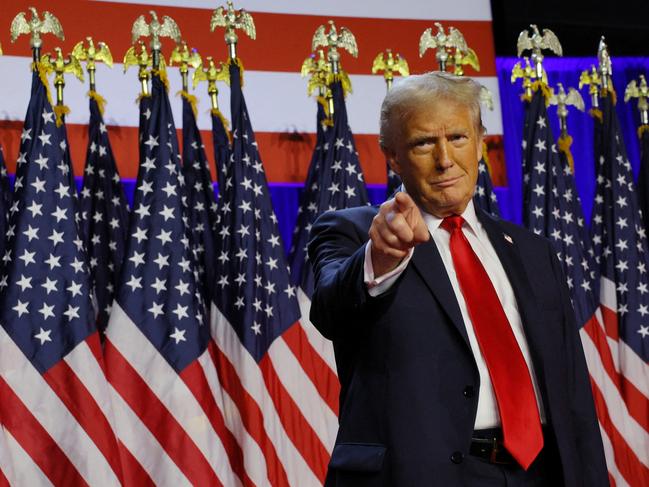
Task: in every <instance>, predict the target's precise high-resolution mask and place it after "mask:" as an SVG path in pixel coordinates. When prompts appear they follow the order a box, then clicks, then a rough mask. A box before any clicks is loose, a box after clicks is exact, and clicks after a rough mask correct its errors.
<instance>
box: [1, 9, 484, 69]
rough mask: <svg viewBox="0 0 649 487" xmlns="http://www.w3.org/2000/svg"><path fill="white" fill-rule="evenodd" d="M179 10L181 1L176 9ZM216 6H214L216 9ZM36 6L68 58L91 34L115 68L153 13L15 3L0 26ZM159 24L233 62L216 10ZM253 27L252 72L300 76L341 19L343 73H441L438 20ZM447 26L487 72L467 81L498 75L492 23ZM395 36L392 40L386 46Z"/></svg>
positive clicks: (248, 44) (270, 20) (175, 14)
mask: <svg viewBox="0 0 649 487" xmlns="http://www.w3.org/2000/svg"><path fill="white" fill-rule="evenodd" d="M178 3H181V2H178ZM215 5H216V4H215ZM29 6H34V7H36V8H37V9H38V11H39V12H41V11H42V10H43V9H45V10H50V11H51V12H52V13H53V14H54V15H56V16H57V17H58V18H59V20H60V21H61V24H62V25H63V27H64V29H65V40H64V41H59V40H58V39H57V40H56V45H58V46H61V48H62V49H63V52H64V53H67V52H69V51H70V50H72V48H73V47H74V45H75V44H76V43H77V42H79V41H80V40H82V39H84V38H85V37H86V36H87V35H89V34H90V33H92V35H93V37H94V39H95V41H98V40H101V41H104V42H107V43H108V45H109V46H110V48H111V51H112V53H113V58H114V59H115V60H116V61H121V60H122V59H123V57H124V54H125V53H126V50H127V49H128V48H129V47H130V46H131V37H130V35H129V33H130V32H131V27H132V25H133V22H134V21H135V19H136V18H137V17H139V16H140V15H141V14H144V13H146V14H147V20H148V10H149V8H150V7H148V6H146V5H136V4H128V3H126V4H124V3H110V2H88V1H84V0H66V2H65V8H54V7H55V6H54V5H52V3H51V1H48V0H12V2H11V7H12V8H3V9H2V10H1V11H0V25H7V26H8V25H10V23H11V19H13V17H14V16H15V15H16V14H17V13H18V12H19V11H21V10H27V7H29ZM155 10H156V12H157V14H158V17H159V18H162V15H169V16H170V17H172V18H173V19H174V20H175V21H176V22H177V23H178V26H179V28H180V31H181V32H182V33H183V34H184V36H183V38H184V39H185V40H186V41H187V43H188V45H189V47H193V48H194V47H195V48H197V49H198V52H199V53H200V54H202V55H203V56H208V55H213V56H214V57H215V59H217V60H218V59H222V60H225V59H227V47H226V45H225V42H224V41H223V34H224V30H223V29H221V28H218V29H217V30H216V31H215V32H213V33H211V32H210V30H209V24H210V17H211V15H212V10H210V9H197V8H187V7H166V6H156V7H155ZM252 13H253V17H254V20H255V26H256V33H257V39H256V40H255V41H253V40H251V39H249V38H248V36H246V35H245V34H241V35H239V42H238V44H237V54H238V56H239V57H240V58H241V59H242V60H243V63H244V65H245V67H246V69H253V70H257V71H283V72H299V71H300V68H301V66H302V62H303V61H304V59H305V58H306V57H307V56H308V55H309V54H310V53H311V41H312V39H313V34H314V33H315V30H316V29H317V28H318V27H319V26H320V25H322V24H326V23H327V21H328V20H329V19H332V20H335V22H336V25H337V27H339V28H340V27H347V28H348V29H350V30H351V32H352V33H353V34H354V36H355V37H356V42H357V44H358V58H353V57H352V56H351V55H349V54H347V53H346V52H345V53H343V55H342V65H343V68H344V69H345V70H346V71H347V72H349V73H353V74H371V72H372V62H373V61H374V58H375V57H376V55H377V54H378V53H379V52H381V51H384V50H385V49H386V48H388V47H389V48H391V49H392V50H393V51H394V52H398V53H400V54H401V55H403V56H404V57H405V58H406V59H407V61H408V64H409V67H410V72H411V73H422V72H426V71H430V70H432V69H437V61H435V52H434V50H429V51H427V52H426V53H425V54H424V57H423V58H420V57H419V38H420V37H421V34H422V33H423V32H424V30H426V29H427V28H428V27H433V30H436V29H435V27H434V25H433V22H434V20H410V19H386V18H359V17H337V16H331V17H325V16H319V15H300V14H279V13H265V12H252ZM88 19H101V22H94V23H92V30H91V31H90V30H89V25H88ZM442 23H443V24H444V26H445V27H447V28H448V27H449V26H451V25H452V26H454V27H456V28H457V29H459V30H460V31H461V32H462V33H463V34H464V37H465V39H466V42H467V44H468V46H469V47H471V48H473V49H474V50H475V52H476V54H477V55H478V58H479V59H480V67H481V71H480V72H479V73H476V72H475V71H474V70H473V69H472V68H471V67H469V66H466V67H465V70H466V72H467V75H469V76H474V75H476V74H480V75H481V76H495V75H496V64H495V51H494V43H493V33H492V24H491V22H490V21H487V20H483V21H467V20H459V19H458V20H447V21H443V22H442ZM386 33H389V40H387V39H386V35H385V34H386ZM7 34H8V32H7V31H6V30H4V29H3V30H2V36H1V37H0V40H1V41H2V45H3V48H4V49H5V54H7V55H14V56H30V55H31V53H30V51H29V47H28V41H27V37H26V36H25V37H21V38H20V39H19V40H18V41H17V42H16V44H12V43H10V42H9V36H8V35H7ZM162 42H163V52H164V53H165V54H166V55H168V54H169V52H170V51H171V49H172V45H171V42H170V41H169V40H164V39H163V41H162ZM53 45H55V44H54V39H50V38H48V37H46V38H45V46H44V48H43V52H47V51H50V50H51V47H50V46H53Z"/></svg>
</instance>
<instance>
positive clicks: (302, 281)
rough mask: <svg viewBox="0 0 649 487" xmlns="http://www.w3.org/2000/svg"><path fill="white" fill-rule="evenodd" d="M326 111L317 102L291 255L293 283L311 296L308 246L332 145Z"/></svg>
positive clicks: (311, 274) (311, 276)
mask: <svg viewBox="0 0 649 487" xmlns="http://www.w3.org/2000/svg"><path fill="white" fill-rule="evenodd" d="M324 122H325V112H324V108H323V107H322V104H321V103H320V102H318V103H317V113H316V141H315V147H314V148H313V154H312V155H311V162H310V163H309V169H308V172H307V176H306V180H305V181H304V191H303V192H302V195H301V196H300V206H299V208H298V211H297V222H296V224H295V229H294V230H293V242H292V244H291V250H290V252H289V256H288V262H289V268H290V272H291V282H292V283H293V284H294V285H296V286H300V287H301V288H302V289H304V290H305V292H306V293H307V296H311V294H312V293H313V272H312V271H311V266H310V265H308V264H307V265H305V264H306V262H307V253H306V245H307V243H308V242H309V232H310V231H311V225H312V224H313V222H314V221H315V219H316V218H317V216H318V201H319V194H320V183H321V181H320V179H321V173H322V171H321V167H322V164H323V157H324V154H325V153H326V152H327V150H328V148H329V142H327V141H326V137H325V133H326V130H327V128H328V126H327V125H325V123H324Z"/></svg>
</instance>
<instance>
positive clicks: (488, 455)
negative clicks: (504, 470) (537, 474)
mask: <svg viewBox="0 0 649 487" xmlns="http://www.w3.org/2000/svg"><path fill="white" fill-rule="evenodd" d="M502 439H503V433H502V430H501V429H500V428H491V429H487V430H476V431H474V432H473V437H472V438H471V446H470V447H469V454H470V455H473V456H474V457H478V458H481V459H483V460H486V461H487V462H489V463H493V464H496V465H518V462H516V460H514V458H513V457H512V456H511V455H510V454H509V452H508V451H507V450H506V449H505V445H503V441H502Z"/></svg>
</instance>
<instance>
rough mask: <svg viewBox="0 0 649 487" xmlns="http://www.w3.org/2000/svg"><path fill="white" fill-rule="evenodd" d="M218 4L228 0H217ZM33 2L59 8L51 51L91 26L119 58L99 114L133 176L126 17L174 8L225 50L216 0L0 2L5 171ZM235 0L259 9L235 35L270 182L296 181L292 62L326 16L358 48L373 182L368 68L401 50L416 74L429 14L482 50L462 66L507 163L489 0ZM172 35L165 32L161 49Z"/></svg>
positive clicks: (48, 41) (299, 100) (210, 44)
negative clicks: (249, 27)
mask: <svg viewBox="0 0 649 487" xmlns="http://www.w3.org/2000/svg"><path fill="white" fill-rule="evenodd" d="M221 3H223V4H225V1H223V2H221ZM31 5H33V6H35V7H36V8H37V9H38V10H39V11H42V10H50V11H52V13H54V14H55V15H56V16H58V18H59V19H60V21H61V23H62V25H63V28H64V31H65V41H59V40H58V39H56V38H54V37H53V36H51V35H45V36H44V46H43V52H44V53H45V52H50V51H53V48H54V46H57V45H61V46H62V47H63V51H64V52H65V53H67V52H69V51H70V50H71V49H72V47H73V46H74V45H75V44H76V43H77V42H78V41H80V40H82V39H84V38H85V37H86V36H89V35H91V36H93V37H94V40H95V41H100V40H101V41H105V42H107V43H108V45H109V46H110V48H111V50H112V53H113V58H114V60H115V61H116V64H115V67H114V68H113V69H112V70H109V69H107V68H106V67H105V66H103V65H100V66H98V69H97V90H98V91H99V93H100V94H102V95H103V96H104V97H105V98H106V99H107V101H108V105H107V106H106V113H105V117H104V118H105V120H106V122H107V123H108V124H109V131H110V135H111V141H112V144H113V149H114V152H115V155H116V158H117V164H118V167H119V170H120V172H121V175H122V176H123V177H125V178H134V177H135V176H136V173H137V105H136V103H135V99H136V97H137V95H138V91H139V83H138V80H137V69H136V68H131V69H130V70H129V71H128V72H127V73H126V74H124V73H123V65H122V64H120V61H121V60H122V59H123V56H124V53H125V52H126V50H127V49H128V48H129V47H130V45H131V35H130V32H131V26H132V24H133V22H134V20H135V19H136V18H137V17H138V16H139V15H141V14H143V13H146V12H147V11H148V10H149V9H151V8H154V9H155V10H156V12H157V13H158V16H160V17H161V16H162V15H169V16H171V17H172V18H173V19H175V20H176V22H177V23H178V26H179V27H180V29H181V32H182V35H183V38H184V39H185V40H186V41H187V44H188V45H189V47H190V48H193V47H195V48H197V49H198V51H199V53H200V54H201V55H202V56H203V57H205V56H213V57H214V58H215V59H216V60H225V59H226V56H227V50H226V46H225V42H224V40H223V29H220V30H219V29H217V31H216V32H214V33H210V31H209V23H210V16H211V14H212V10H213V9H214V8H215V7H217V6H218V5H220V3H219V2H218V1H215V0H189V1H180V0H157V1H148V0H138V1H136V2H128V1H124V2H103V1H87V0H66V1H60V2H52V1H42V0H12V1H11V2H4V4H3V8H2V9H1V10H0V43H1V44H2V47H3V50H4V53H5V56H3V57H0V72H1V73H2V78H1V79H0V90H2V91H1V93H2V96H0V120H5V122H3V124H2V126H1V128H2V130H1V131H0V142H2V144H3V145H4V146H5V151H6V154H7V159H8V161H9V170H10V171H12V170H13V167H14V163H15V159H16V152H17V150H18V141H19V135H20V126H21V124H22V120H23V118H24V115H25V109H26V106H27V100H28V96H29V80H30V77H29V63H30V49H29V42H28V38H27V37H26V36H23V37H21V38H19V40H18V41H17V42H16V43H15V44H12V43H10V41H9V25H10V23H11V20H12V19H13V17H14V15H15V14H16V13H17V12H19V11H24V10H26V9H27V7H28V6H31ZM235 7H236V8H245V9H247V10H248V11H251V12H252V13H253V15H254V20H255V24H256V31H257V40H255V41H252V40H250V39H249V38H248V37H247V36H246V35H245V34H240V35H239V47H238V55H239V57H240V58H241V60H242V61H243V65H244V67H245V69H246V71H245V74H244V83H245V84H244V91H245V95H246V100H247V104H248V107H249V110H250V115H251V119H252V123H253V128H254V130H255V131H256V133H257V140H258V142H259V148H260V152H261V156H262V160H263V162H264V164H265V167H266V173H267V175H268V179H269V181H270V182H281V183H286V182H292V183H301V182H303V181H304V178H305V176H306V171H307V166H308V162H309V159H310V155H311V151H312V149H313V145H314V142H315V128H316V125H315V124H316V105H315V100H314V99H309V98H308V97H307V95H306V80H305V79H302V78H301V77H300V74H299V71H300V68H301V65H302V62H303V61H304V59H305V58H306V57H307V56H309V54H311V40H312V37H313V34H314V32H315V30H316V29H317V28H318V27H319V26H320V25H322V24H325V23H326V22H327V20H329V19H333V20H335V22H336V25H337V26H338V27H341V26H345V27H347V28H349V29H350V30H351V31H352V32H353V34H354V35H355V36H356V40H357V43H358V50H359V56H358V58H356V59H355V58H352V57H351V56H350V55H348V54H346V53H343V54H342V66H343V69H345V70H346V71H347V72H348V73H349V74H350V77H351V81H352V85H353V93H352V94H350V95H349V96H348V98H347V105H348V112H349V121H350V124H351V128H352V131H353V132H354V134H355V135H356V145H357V147H358V150H359V153H360V160H361V165H362V167H363V170H364V173H365V177H366V180H367V182H368V183H371V184H381V183H385V181H386V171H385V160H384V158H383V156H382V154H381V153H380V150H379V147H378V143H377V140H378V139H377V134H378V129H379V123H378V118H379V108H380V104H381V101H382V99H383V96H384V94H385V82H384V80H383V77H382V76H381V75H372V74H371V67H372V61H373V60H374V58H375V57H376V55H377V54H378V53H379V52H381V51H384V50H385V49H387V48H391V49H392V50H393V51H394V52H398V53H400V54H401V55H403V56H405V58H406V59H407V61H408V62H409V64H410V71H411V73H421V72H425V71H429V70H431V69H436V67H437V63H436V61H435V52H434V50H429V51H428V52H426V53H425V55H424V57H423V58H420V57H419V38H420V36H421V34H422V33H423V31H424V30H425V29H426V28H428V27H433V31H434V32H436V28H435V26H434V24H433V22H434V21H439V22H442V23H443V24H444V26H445V28H447V29H448V27H450V26H454V27H456V28H458V29H459V30H460V31H461V32H463V34H464V36H465V38H466V41H467V44H468V45H469V47H471V48H473V49H474V50H475V51H476V53H477V55H478V56H479V59H480V67H481V70H480V72H479V73H477V72H476V71H474V70H473V69H471V68H470V67H467V69H466V74H467V75H471V76H477V79H478V80H479V81H480V82H481V83H482V84H484V85H485V86H487V87H488V88H489V89H490V90H491V92H492V94H493V97H494V101H495V110H494V111H491V112H487V113H485V119H486V126H487V129H488V132H489V134H490V139H489V141H490V146H491V147H492V149H493V150H492V153H493V154H492V157H491V159H492V164H493V166H494V171H495V175H494V178H495V179H496V183H497V184H501V185H502V184H505V183H506V181H505V172H504V165H503V163H502V150H501V147H502V145H501V135H502V124H501V119H500V106H499V96H498V83H497V79H496V76H495V75H496V71H495V59H494V48H493V36H492V23H491V9H490V5H489V0H457V1H453V2H446V1H442V0H434V1H422V0H403V1H401V2H399V3H398V4H395V3H394V2H393V1H391V0H373V1H371V2H368V1H366V2H353V1H351V2H350V1H347V0H331V1H326V2H325V1H302V0H274V1H268V0H240V1H237V2H235ZM173 47H174V46H173V43H172V42H171V41H170V40H168V39H164V40H163V52H164V54H165V55H166V56H167V57H168V55H169V53H170V52H171V50H172V48H173ZM168 71H169V78H170V82H171V84H170V93H171V94H175V93H176V92H177V91H178V90H179V89H180V86H181V84H180V75H179V73H178V70H177V69H176V68H169V69H168ZM219 89H220V93H219V103H220V106H221V108H222V109H223V111H224V113H225V115H226V117H228V118H229V102H228V100H229V96H230V94H229V89H228V88H227V87H226V86H225V85H221V86H220V88H219ZM87 91H88V90H87V85H82V84H81V83H80V82H79V81H78V80H76V79H72V78H71V79H68V81H67V86H66V90H65V101H66V104H68V105H69V106H70V108H71V110H72V112H71V114H70V115H69V116H68V117H67V121H68V124H69V130H68V132H69V134H70V143H71V146H72V157H73V163H74V168H75V173H76V174H77V175H79V174H81V171H82V169H83V164H84V160H83V159H84V157H85V150H86V149H85V147H86V140H87V139H86V133H85V131H86V127H85V125H86V124H87V121H88V108H87V99H86V97H85V94H86V92H87ZM206 92H207V87H206V85H204V84H203V85H201V86H199V87H198V88H197V89H196V90H195V91H193V94H195V95H197V96H198V98H199V99H200V104H199V106H198V111H199V119H198V124H199V127H200V128H201V129H202V130H203V131H204V133H203V140H204V142H205V144H206V147H207V150H208V154H209V155H210V157H212V146H211V136H210V134H209V133H208V132H207V131H209V130H210V128H211V122H210V118H209V99H208V97H207V93H206ZM172 104H173V110H174V117H175V122H176V126H177V127H178V128H180V127H181V125H182V119H181V116H180V113H181V101H180V98H178V97H172Z"/></svg>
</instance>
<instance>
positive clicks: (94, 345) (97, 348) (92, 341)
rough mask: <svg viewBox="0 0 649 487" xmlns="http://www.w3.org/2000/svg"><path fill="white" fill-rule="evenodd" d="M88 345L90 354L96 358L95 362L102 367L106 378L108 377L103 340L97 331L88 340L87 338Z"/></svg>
mask: <svg viewBox="0 0 649 487" xmlns="http://www.w3.org/2000/svg"><path fill="white" fill-rule="evenodd" d="M86 344H87V345H88V347H89V348H90V352H91V353H92V355H93V356H94V357H95V360H96V361H97V363H98V364H99V366H100V367H101V370H102V372H103V373H104V376H106V363H105V362H104V351H103V350H102V349H101V339H100V338H99V332H98V331H96V332H94V333H93V334H92V335H90V336H89V337H88V338H86Z"/></svg>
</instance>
